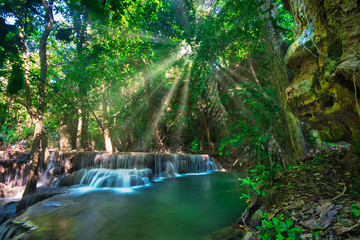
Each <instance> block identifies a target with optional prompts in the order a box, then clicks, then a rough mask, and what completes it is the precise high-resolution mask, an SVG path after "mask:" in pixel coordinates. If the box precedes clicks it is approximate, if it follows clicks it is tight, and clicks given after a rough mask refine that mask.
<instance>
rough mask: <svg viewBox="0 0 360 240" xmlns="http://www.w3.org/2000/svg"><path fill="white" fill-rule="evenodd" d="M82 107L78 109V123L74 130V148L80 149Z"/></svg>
mask: <svg viewBox="0 0 360 240" xmlns="http://www.w3.org/2000/svg"><path fill="white" fill-rule="evenodd" d="M82 112H83V111H82V109H81V108H80V109H79V112H78V113H79V118H78V124H77V131H76V150H79V151H80V150H82V146H81V136H82V129H83V127H82V125H83V114H82Z"/></svg>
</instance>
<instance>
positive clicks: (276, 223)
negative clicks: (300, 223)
mask: <svg viewBox="0 0 360 240" xmlns="http://www.w3.org/2000/svg"><path fill="white" fill-rule="evenodd" d="M262 218H264V219H263V220H262V226H258V227H257V229H258V230H259V231H260V235H259V237H260V239H290V240H291V239H296V237H297V236H298V235H299V233H300V232H301V229H300V228H298V227H296V226H294V221H293V220H291V219H285V218H284V215H283V214H281V215H279V217H273V218H272V219H269V216H268V215H267V213H265V214H264V215H263V216H262Z"/></svg>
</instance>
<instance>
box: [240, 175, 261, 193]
mask: <svg viewBox="0 0 360 240" xmlns="http://www.w3.org/2000/svg"><path fill="white" fill-rule="evenodd" d="M239 180H240V181H241V185H242V186H249V187H250V188H251V189H252V190H253V191H254V192H256V193H257V194H259V195H262V196H265V191H264V190H261V189H260V185H261V181H258V180H255V181H254V180H253V179H251V178H250V177H247V178H246V179H242V178H239Z"/></svg>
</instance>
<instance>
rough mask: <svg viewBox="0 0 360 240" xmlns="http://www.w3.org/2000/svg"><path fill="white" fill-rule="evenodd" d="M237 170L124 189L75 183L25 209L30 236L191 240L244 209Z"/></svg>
mask: <svg viewBox="0 0 360 240" xmlns="http://www.w3.org/2000/svg"><path fill="white" fill-rule="evenodd" d="M238 177H244V176H240V174H239V173H224V172H215V173H212V174H209V175H200V176H182V177H178V178H172V179H167V180H165V181H160V182H156V183H152V184H151V186H147V187H137V188H129V189H122V190H119V189H115V190H114V189H106V188H105V189H104V188H102V189H96V190H95V189H94V188H78V189H74V191H73V193H72V194H69V195H66V196H65V195H63V196H56V197H53V198H51V199H49V200H46V201H43V202H41V203H39V204H37V205H35V206H33V207H31V208H29V209H28V210H27V212H26V213H25V214H24V215H23V216H21V217H20V218H19V220H25V221H31V223H32V224H35V225H37V226H38V228H37V229H36V230H34V231H32V232H31V233H30V236H29V237H30V239H47V240H48V239H149V240H150V239H153V240H161V239H166V240H169V239H175V240H176V239H194V240H199V239H201V237H203V236H205V235H208V234H210V233H211V232H213V231H215V230H218V229H220V228H223V227H227V226H229V225H230V224H231V223H232V222H235V221H236V219H237V217H238V216H240V214H241V213H242V212H243V211H244V209H245V207H246V206H245V203H244V201H242V200H240V196H241V194H242V192H241V190H242V189H241V188H240V186H239V185H240V183H239V181H238V180H237V179H238Z"/></svg>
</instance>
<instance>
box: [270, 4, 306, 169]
mask: <svg viewBox="0 0 360 240" xmlns="http://www.w3.org/2000/svg"><path fill="white" fill-rule="evenodd" d="M271 4H272V3H271V1H269V2H267V7H269V9H272V7H271ZM269 15H270V13H269ZM268 17H270V16H268ZM266 35H267V36H268V39H265V44H266V50H267V52H268V53H269V56H273V58H274V59H273V60H272V61H270V62H271V69H272V70H271V71H272V76H273V78H274V79H275V81H274V85H275V88H276V92H277V95H278V98H279V103H280V114H281V119H280V121H281V122H280V123H279V124H281V126H282V127H283V128H284V129H285V133H284V135H285V141H284V145H285V148H286V149H285V152H286V153H289V157H290V158H289V159H288V160H290V162H293V161H295V160H296V159H299V158H300V157H302V156H303V155H304V154H305V153H306V146H305V143H304V141H302V140H304V136H303V133H302V131H301V123H300V121H299V120H298V119H296V118H295V117H294V116H293V115H292V114H291V112H290V111H289V109H288V107H287V104H286V93H285V90H286V88H287V86H288V85H289V77H288V73H287V70H286V67H285V63H284V61H283V59H284V55H285V53H284V52H282V51H281V49H282V48H281V45H282V40H281V39H282V36H281V35H280V34H279V32H278V31H277V29H276V28H275V26H274V25H273V23H272V21H268V25H267V33H266Z"/></svg>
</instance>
